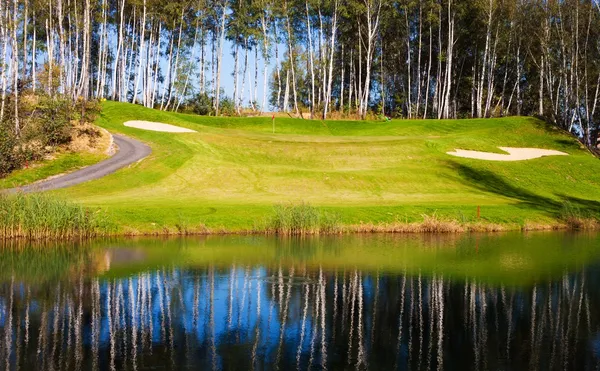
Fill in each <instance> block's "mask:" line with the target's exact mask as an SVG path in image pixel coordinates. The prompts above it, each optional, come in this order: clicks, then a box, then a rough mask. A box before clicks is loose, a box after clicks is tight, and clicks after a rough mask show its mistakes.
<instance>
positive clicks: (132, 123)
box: [123, 121, 196, 133]
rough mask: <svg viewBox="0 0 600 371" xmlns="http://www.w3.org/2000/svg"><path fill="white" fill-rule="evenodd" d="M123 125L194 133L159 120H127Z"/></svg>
mask: <svg viewBox="0 0 600 371" xmlns="http://www.w3.org/2000/svg"><path fill="white" fill-rule="evenodd" d="M123 125H125V126H128V127H130V128H136V129H142V130H150V131H162V132H165V133H196V131H195V130H191V129H186V128H182V127H179V126H175V125H169V124H161V123H160V122H151V121H127V122H126V123H124V124H123Z"/></svg>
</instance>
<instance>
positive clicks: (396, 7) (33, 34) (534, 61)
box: [0, 0, 600, 147]
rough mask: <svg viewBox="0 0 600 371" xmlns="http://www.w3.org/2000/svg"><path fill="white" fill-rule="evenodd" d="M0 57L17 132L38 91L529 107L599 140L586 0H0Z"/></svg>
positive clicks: (449, 112)
mask: <svg viewBox="0 0 600 371" xmlns="http://www.w3.org/2000/svg"><path fill="white" fill-rule="evenodd" d="M229 52H231V53H232V57H233V58H232V59H233V63H232V65H230V64H229V63H228V64H227V65H224V63H223V56H224V54H225V53H229ZM0 53H1V58H2V61H1V62H2V64H1V65H0V68H1V69H0V71H1V76H0V84H1V91H2V107H1V112H0V121H3V120H4V121H6V120H7V117H8V118H10V120H12V121H11V124H12V126H13V127H14V130H15V132H16V133H18V132H19V130H20V123H19V119H20V117H21V116H20V114H19V112H18V109H19V104H18V101H19V98H20V97H21V95H24V94H26V93H25V92H30V93H31V92H33V93H35V92H36V91H38V92H39V91H42V92H43V93H44V94H46V95H48V96H50V97H52V96H55V95H60V96H67V97H70V98H71V99H74V100H75V99H77V98H96V99H112V100H118V101H128V102H132V103H137V104H143V105H145V106H147V107H154V108H158V109H161V110H195V111H196V112H198V113H202V114H209V113H211V114H216V115H219V114H223V113H224V111H225V113H229V114H235V113H236V112H237V113H240V112H241V111H242V110H248V109H251V110H254V111H261V112H262V111H267V110H271V109H274V110H279V111H287V112H290V113H293V114H296V115H302V116H303V117H315V118H316V117H321V118H327V117H328V116H329V115H331V113H332V112H336V113H337V114H338V115H339V114H342V115H356V116H360V117H362V118H365V117H366V116H367V114H368V113H376V114H385V115H388V116H393V117H402V118H463V117H496V116H505V115H539V116H543V117H545V118H546V119H548V120H550V121H552V122H553V123H555V124H556V125H558V126H559V127H561V128H563V129H565V130H568V131H570V132H571V133H573V134H574V135H576V136H578V137H579V138H580V139H581V140H582V142H583V143H585V144H586V145H587V146H588V147H593V146H595V144H596V138H597V137H598V129H599V124H598V122H599V121H600V117H599V115H600V113H599V110H598V100H599V99H598V98H599V97H598V95H599V82H600V4H599V3H598V0H461V1H458V0H402V1H391V0H185V1H181V0H172V1H162V0H2V1H0ZM259 61H261V63H259ZM224 74H232V75H233V80H234V83H233V87H232V88H231V89H228V91H225V90H224V89H223V87H222V84H221V81H222V76H223V75H224ZM261 85H262V87H261V89H260V91H261V92H263V94H262V96H259V95H260V93H259V86H261ZM9 107H10V111H11V112H10V113H9V112H7V111H9ZM12 111H14V112H12Z"/></svg>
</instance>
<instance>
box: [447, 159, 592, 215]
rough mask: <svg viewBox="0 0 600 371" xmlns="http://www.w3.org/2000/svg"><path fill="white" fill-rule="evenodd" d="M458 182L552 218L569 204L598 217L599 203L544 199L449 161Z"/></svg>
mask: <svg viewBox="0 0 600 371" xmlns="http://www.w3.org/2000/svg"><path fill="white" fill-rule="evenodd" d="M449 166H450V167H451V168H452V169H454V170H455V171H456V172H457V173H458V175H459V177H460V180H461V181H462V182H463V183H464V184H465V185H467V186H469V187H471V188H475V189H478V190H480V191H484V192H488V193H494V194H496V195H500V196H503V197H507V198H511V199H514V200H518V201H520V205H519V206H520V207H522V208H529V209H535V210H539V211H543V212H546V213H548V214H550V215H552V216H554V217H560V216H561V212H562V210H563V209H564V207H565V205H567V204H570V205H571V206H572V207H575V208H577V209H581V210H585V211H586V213H587V214H590V215H594V216H600V202H598V201H594V200H586V199H582V198H578V197H572V196H567V195H564V194H556V197H557V198H556V199H552V198H549V197H544V196H541V195H538V194H536V193H533V192H531V191H529V190H527V189H524V188H521V187H516V186H514V185H512V184H509V183H508V182H507V181H506V180H505V179H504V178H502V177H500V176H498V175H497V174H495V173H494V172H492V171H489V170H483V169H476V168H474V167H471V166H468V165H465V164H460V163H458V162H455V161H449Z"/></svg>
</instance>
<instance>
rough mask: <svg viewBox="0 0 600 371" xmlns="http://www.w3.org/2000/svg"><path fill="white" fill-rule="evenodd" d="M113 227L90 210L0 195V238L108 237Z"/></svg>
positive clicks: (40, 198)
mask: <svg viewBox="0 0 600 371" xmlns="http://www.w3.org/2000/svg"><path fill="white" fill-rule="evenodd" d="M114 231H115V229H114V225H113V224H112V222H111V221H110V219H109V218H108V216H107V215H106V213H105V212H103V211H102V210H91V209H89V208H86V207H83V206H81V205H78V204H74V203H72V202H69V201H66V200H62V199H60V198H56V197H53V196H49V195H45V194H30V195H24V194H20V193H16V194H11V195H6V194H0V238H2V239H19V238H23V239H28V240H43V239H73V238H89V237H95V236H100V235H108V234H110V233H112V232H114Z"/></svg>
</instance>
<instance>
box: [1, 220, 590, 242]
mask: <svg viewBox="0 0 600 371" xmlns="http://www.w3.org/2000/svg"><path fill="white" fill-rule="evenodd" d="M543 231H548V232H552V231H567V232H585V231H592V232H594V231H600V221H599V220H596V219H581V220H577V221H571V222H559V221H557V222H556V223H545V224H539V223H538V224H534V223H525V224H524V225H519V224H514V223H513V224H511V223H506V224H502V223H486V222H478V223H458V222H455V221H435V223H433V222H431V221H425V222H422V223H391V224H373V223H363V224H358V225H346V226H343V225H342V226H339V227H337V229H336V230H328V231H307V232H303V233H280V232H277V231H274V230H273V229H269V228H264V229H227V228H225V227H217V228H208V227H205V226H199V227H197V228H190V229H185V230H181V229H178V228H177V227H165V228H163V230H162V231H141V230H136V229H133V228H130V227H124V230H121V231H119V232H107V233H104V232H98V233H82V234H81V235H77V234H72V235H69V236H63V237H50V236H40V237H32V236H28V235H26V234H20V235H12V236H2V237H0V240H2V241H19V240H20V241H69V240H75V239H93V238H113V237H126V238H129V237H177V236H279V237H309V236H342V235H369V234H373V235H375V234H397V235H426V234H439V235H451V234H456V235H460V234H469V233H474V234H476V233H482V234H495V233H503V232H522V233H525V232H543Z"/></svg>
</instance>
